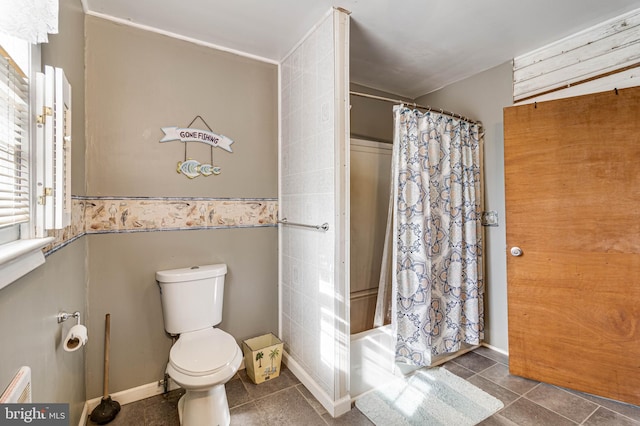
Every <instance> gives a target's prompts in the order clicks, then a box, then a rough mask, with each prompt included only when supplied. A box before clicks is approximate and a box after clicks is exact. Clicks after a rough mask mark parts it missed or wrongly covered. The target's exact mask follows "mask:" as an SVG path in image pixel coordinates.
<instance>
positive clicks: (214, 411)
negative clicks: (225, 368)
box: [178, 384, 231, 426]
mask: <svg viewBox="0 0 640 426" xmlns="http://www.w3.org/2000/svg"><path fill="white" fill-rule="evenodd" d="M178 416H179V417H180V425H181V426H202V425H212V426H229V423H231V415H230V414H229V404H228V402H227V393H226V392H225V389H224V384H220V385H216V386H214V387H213V388H211V389H205V390H187V391H186V392H185V394H184V395H182V397H181V398H180V400H179V401H178Z"/></svg>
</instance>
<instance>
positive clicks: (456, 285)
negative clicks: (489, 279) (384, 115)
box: [376, 105, 484, 366]
mask: <svg viewBox="0 0 640 426" xmlns="http://www.w3.org/2000/svg"><path fill="white" fill-rule="evenodd" d="M393 112H394V121H395V128H394V141H393V160H392V161H393V165H392V169H393V171H392V196H391V202H390V208H389V211H390V221H389V225H388V232H387V237H388V236H389V235H392V236H393V240H392V241H393V243H392V244H391V247H392V254H391V255H392V258H391V265H392V266H391V268H392V270H391V276H392V279H391V282H392V289H391V292H390V293H389V294H390V296H391V297H390V298H391V323H392V325H393V329H394V333H395V335H396V337H397V342H396V361H398V362H404V363H408V364H413V365H423V366H427V365H430V364H431V363H432V361H433V359H434V358H435V357H437V356H439V355H443V354H448V353H454V352H456V351H458V350H459V349H460V348H461V346H462V344H463V343H466V344H470V345H476V344H479V343H480V342H481V340H482V339H483V338H484V320H483V316H484V315H483V314H484V313H483V296H484V282H483V270H482V265H483V263H482V228H481V223H480V217H481V175H480V164H481V146H482V137H483V135H482V133H481V127H480V125H479V124H476V123H470V122H468V121H465V120H462V119H456V118H452V117H449V116H447V115H444V114H440V113H437V112H436V113H434V112H431V111H430V112H426V113H421V112H419V111H417V110H411V109H409V108H406V107H404V106H402V105H400V106H396V107H394V111H393ZM389 231H390V232H389ZM383 262H384V261H383ZM384 273H385V272H383V275H384ZM383 281H385V280H384V279H381V281H380V283H381V285H382V284H383ZM387 287H388V286H387ZM386 293H388V289H387V288H381V289H379V295H380V297H381V298H384V295H385V294H386ZM378 307H379V311H377V312H376V317H377V318H376V319H377V322H378V323H379V322H380V319H381V318H382V317H383V316H384V309H382V303H379V304H378Z"/></svg>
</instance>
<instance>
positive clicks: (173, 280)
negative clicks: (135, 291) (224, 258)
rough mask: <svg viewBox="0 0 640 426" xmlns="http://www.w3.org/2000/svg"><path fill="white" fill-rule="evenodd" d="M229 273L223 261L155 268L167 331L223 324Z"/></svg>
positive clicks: (183, 330) (192, 329)
mask: <svg viewBox="0 0 640 426" xmlns="http://www.w3.org/2000/svg"><path fill="white" fill-rule="evenodd" d="M226 273H227V265H225V264H222V263H221V264H217V265H202V266H192V267H191V268H182V269H171V270H167V271H158V272H156V280H157V281H158V285H159V286H160V298H161V301H162V314H163V317H164V329H165V330H166V331H167V333H170V334H181V333H186V332H189V331H196V330H202V329H203V328H207V327H213V326H215V325H217V324H220V322H221V321H222V296H223V293H224V277H225V275H226Z"/></svg>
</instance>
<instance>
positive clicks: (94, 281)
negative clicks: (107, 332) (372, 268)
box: [86, 16, 278, 398]
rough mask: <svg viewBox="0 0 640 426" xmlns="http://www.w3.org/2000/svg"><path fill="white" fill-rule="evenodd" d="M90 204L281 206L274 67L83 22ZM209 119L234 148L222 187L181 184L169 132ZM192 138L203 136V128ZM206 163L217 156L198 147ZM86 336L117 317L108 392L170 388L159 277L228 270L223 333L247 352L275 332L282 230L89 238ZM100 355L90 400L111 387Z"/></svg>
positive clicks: (92, 357) (91, 374)
mask: <svg viewBox="0 0 640 426" xmlns="http://www.w3.org/2000/svg"><path fill="white" fill-rule="evenodd" d="M86 37H87V39H86V49H87V61H86V67H87V68H86V78H87V87H86V102H87V116H88V117H89V118H90V119H89V120H88V122H87V144H88V149H87V193H88V194H90V195H95V196H158V197H168V196H199V197H234V198H251V197H257V198H275V197H277V163H278V161H277V149H278V144H277V122H278V121H277V99H278V93H277V90H278V86H277V66H276V65H273V64H268V63H264V62H259V61H255V60H252V59H247V58H244V57H241V56H238V55H233V54H230V53H225V52H221V51H217V50H214V49H210V48H206V47H202V46H197V45H195V44H191V43H187V42H184V41H180V40H176V39H172V38H169V37H165V36H162V35H158V34H155V33H151V32H146V31H142V30H139V29H135V28H131V27H127V26H122V25H119V24H115V23H113V22H110V21H105V20H102V19H99V18H95V17H90V16H88V17H87V18H86ZM197 115H201V116H202V117H203V118H204V119H205V120H206V122H207V123H208V125H209V126H210V127H211V128H212V129H213V131H214V132H217V133H222V134H224V135H226V136H228V137H230V138H231V139H233V140H234V141H235V143H234V144H233V145H232V148H233V151H234V152H233V153H228V152H226V151H223V150H221V149H218V148H217V149H215V150H214V163H216V164H218V165H220V166H221V167H222V174H220V175H219V176H210V177H198V178H196V179H193V180H190V179H188V178H186V177H185V176H182V175H179V174H177V173H176V163H177V162H178V161H181V160H182V159H183V156H184V145H183V144H182V143H180V142H168V143H162V144H161V143H159V142H158V141H159V140H160V139H161V138H162V136H163V133H162V131H161V130H160V128H161V127H167V126H182V127H187V125H188V124H189V123H190V122H191V120H193V119H194V118H195V117H196V116H197ZM193 127H197V128H204V124H203V123H201V122H200V121H198V122H196V123H195V124H194V125H193ZM188 149H189V153H188V155H189V157H193V158H195V159H197V160H199V161H201V162H205V161H206V162H208V159H209V148H208V147H207V146H205V145H203V144H199V143H190V144H189V146H188ZM88 239H89V252H90V262H89V276H90V284H89V302H88V303H89V310H90V328H89V332H90V333H91V334H92V335H94V336H101V335H102V333H103V330H104V314H105V313H107V312H108V313H111V318H112V328H111V329H112V338H111V342H112V345H111V361H112V369H111V382H110V385H111V389H110V391H111V392H117V391H121V390H124V389H129V388H132V387H135V386H139V385H142V384H147V383H151V382H154V381H157V380H158V379H160V378H162V375H163V373H164V369H165V367H166V363H167V359H168V355H169V348H170V343H171V341H170V338H169V337H167V336H166V335H165V333H164V328H163V322H162V310H161V305H160V297H159V293H158V288H157V285H156V282H155V275H154V274H155V271H157V270H162V269H170V268H181V267H187V266H191V265H194V264H205V263H219V262H223V263H227V265H228V266H229V273H228V275H227V277H226V278H227V280H226V286H225V297H224V312H223V322H222V324H221V325H220V328H222V329H223V330H226V331H228V332H230V333H231V334H232V335H233V336H234V337H235V338H236V339H237V340H238V341H241V340H243V339H245V338H248V337H253V336H255V335H259V334H263V333H265V332H269V331H272V332H277V318H278V305H277V301H278V292H277V279H278V274H277V265H278V261H277V250H278V246H277V228H275V227H267V228H236V229H219V230H197V231H171V232H144V233H130V234H124V233H123V234H105V235H92V236H90V237H88ZM102 356H103V355H102V344H99V345H92V346H91V347H90V348H88V350H87V371H88V374H87V398H92V397H96V396H99V395H100V393H101V387H102V378H101V365H102Z"/></svg>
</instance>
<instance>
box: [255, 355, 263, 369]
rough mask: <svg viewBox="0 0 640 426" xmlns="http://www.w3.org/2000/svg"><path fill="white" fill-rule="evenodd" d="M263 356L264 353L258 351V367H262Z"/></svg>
mask: <svg viewBox="0 0 640 426" xmlns="http://www.w3.org/2000/svg"><path fill="white" fill-rule="evenodd" d="M262 358H264V354H263V353H262V352H258V353H257V354H256V361H258V363H259V365H258V368H262Z"/></svg>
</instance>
